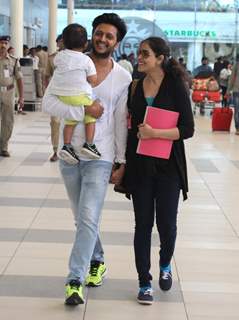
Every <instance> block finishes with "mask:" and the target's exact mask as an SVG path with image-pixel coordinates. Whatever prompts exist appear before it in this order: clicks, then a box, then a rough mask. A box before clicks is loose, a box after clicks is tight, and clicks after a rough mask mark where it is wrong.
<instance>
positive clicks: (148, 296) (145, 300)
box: [137, 287, 154, 305]
mask: <svg viewBox="0 0 239 320" xmlns="http://www.w3.org/2000/svg"><path fill="white" fill-rule="evenodd" d="M137 301H138V303H140V304H146V305H150V304H152V303H153V301H154V298H153V290H152V288H151V287H140V288H139V293H138V297H137Z"/></svg>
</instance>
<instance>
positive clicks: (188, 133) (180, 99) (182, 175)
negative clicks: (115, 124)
mask: <svg viewBox="0 0 239 320" xmlns="http://www.w3.org/2000/svg"><path fill="white" fill-rule="evenodd" d="M152 106H153V107H158V108H162V109H167V110H171V111H177V112H179V120H178V125H177V127H178V129H179V133H180V138H179V140H175V141H174V142H173V147H172V152H171V155H170V158H169V159H168V160H167V159H159V158H154V157H150V156H144V155H139V154H137V153H136V149H137V145H138V138H137V132H138V125H139V124H140V123H143V120H144V115H145V110H146V107H147V102H146V100H145V97H144V92H143V79H140V80H139V81H138V83H137V86H136V88H135V92H134V94H133V96H131V86H130V87H129V98H128V108H129V112H130V114H131V128H130V129H129V130H128V140H127V149H126V173H125V185H126V189H127V192H128V193H129V194H131V193H132V192H133V190H134V188H135V187H136V186H137V184H138V183H139V182H140V181H143V179H144V178H145V177H146V176H154V177H158V178H160V177H162V176H164V175H166V176H168V177H170V178H172V179H179V181H180V186H181V189H182V192H183V198H184V200H185V199H187V192H188V178H187V165H186V157H185V151H184V143H183V140H184V139H187V138H190V137H192V136H193V133H194V120H193V114H192V108H191V103H190V98H189V94H188V90H187V88H186V86H185V84H184V82H183V81H182V80H181V79H173V78H172V77H170V76H169V75H165V77H164V79H163V81H162V84H161V86H160V89H159V91H158V94H157V95H156V97H155V99H154V101H153V105H152Z"/></svg>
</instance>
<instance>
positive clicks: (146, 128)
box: [137, 123, 154, 139]
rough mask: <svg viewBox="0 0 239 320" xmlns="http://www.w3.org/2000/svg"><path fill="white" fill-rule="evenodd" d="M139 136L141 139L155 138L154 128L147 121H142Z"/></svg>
mask: <svg viewBox="0 0 239 320" xmlns="http://www.w3.org/2000/svg"><path fill="white" fill-rule="evenodd" d="M138 128H139V131H138V134H137V136H138V138H139V139H152V138H154V129H153V128H152V127H151V126H150V125H148V124H147V123H141V124H140V125H139V126H138Z"/></svg>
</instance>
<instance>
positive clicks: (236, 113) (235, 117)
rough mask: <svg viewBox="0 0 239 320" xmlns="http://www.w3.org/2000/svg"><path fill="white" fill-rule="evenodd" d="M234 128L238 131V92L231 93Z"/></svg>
mask: <svg viewBox="0 0 239 320" xmlns="http://www.w3.org/2000/svg"><path fill="white" fill-rule="evenodd" d="M233 104H234V121H235V128H236V129H237V130H239V92H233Z"/></svg>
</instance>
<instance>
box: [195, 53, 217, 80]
mask: <svg viewBox="0 0 239 320" xmlns="http://www.w3.org/2000/svg"><path fill="white" fill-rule="evenodd" d="M201 62H202V64H201V65H200V66H198V67H197V68H195V69H194V70H193V77H194V78H209V77H211V76H212V75H213V70H212V68H211V67H210V66H209V65H208V58H207V57H202V60H201Z"/></svg>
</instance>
